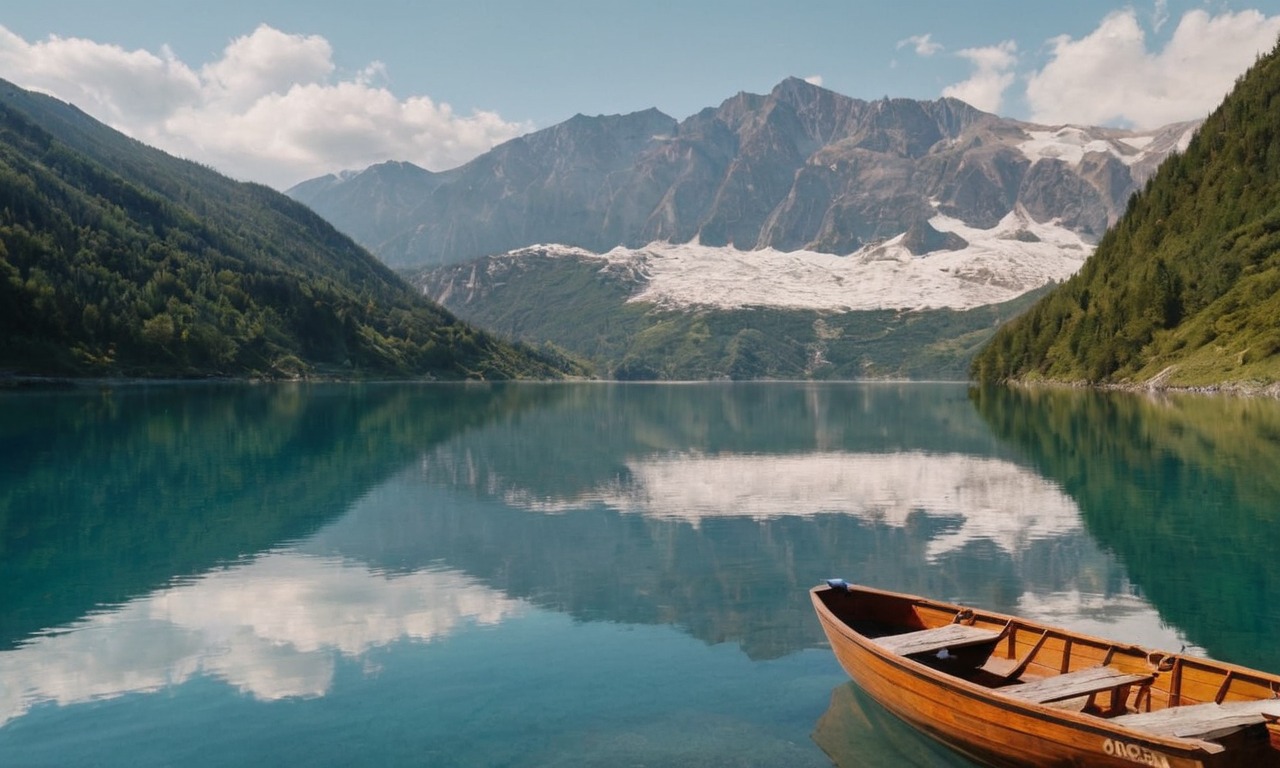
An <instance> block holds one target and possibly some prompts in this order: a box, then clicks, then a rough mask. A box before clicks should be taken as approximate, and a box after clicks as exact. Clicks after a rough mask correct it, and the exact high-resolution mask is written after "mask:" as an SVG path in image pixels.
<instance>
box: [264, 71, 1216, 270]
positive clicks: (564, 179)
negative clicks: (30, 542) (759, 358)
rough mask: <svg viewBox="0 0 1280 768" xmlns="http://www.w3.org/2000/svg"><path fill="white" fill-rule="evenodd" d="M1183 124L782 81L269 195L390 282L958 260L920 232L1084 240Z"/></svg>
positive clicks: (953, 245) (1108, 218) (942, 240)
mask: <svg viewBox="0 0 1280 768" xmlns="http://www.w3.org/2000/svg"><path fill="white" fill-rule="evenodd" d="M1194 127H1195V123H1180V124H1176V125H1171V126H1167V127H1165V128H1162V129H1160V130H1156V131H1148V132H1132V131H1122V130H1115V129H1107V128H1087V127H1076V126H1040V125H1033V124H1029V123H1023V122H1019V121H1015V120H1009V119H1005V118H1000V117H997V116H995V115H992V114H988V113H985V112H981V111H979V110H977V109H974V108H973V107H970V106H969V105H967V104H965V103H964V102H961V101H958V100H956V99H950V98H946V99H941V100H938V101H914V100H910V99H883V100H880V101H870V102H868V101H862V100H858V99H853V98H849V97H847V96H843V95H841V94H838V93H835V92H833V91H830V90H827V89H824V88H820V87H818V86H815V85H811V84H809V83H807V82H805V81H803V80H799V79H796V78H789V79H787V80H784V81H783V82H781V83H779V84H778V85H777V86H776V87H775V88H774V89H773V90H772V91H771V92H770V93H768V94H765V95H758V94H748V93H740V94H738V95H736V96H734V97H733V98H730V99H728V100H727V101H725V102H724V103H723V104H721V105H720V106H719V107H715V108H711V107H709V108H707V109H704V110H702V111H700V112H698V113H697V114H695V115H693V116H691V117H689V118H687V119H685V120H682V121H677V120H675V119H673V118H671V117H668V116H667V115H665V114H663V113H661V112H659V111H658V110H656V109H650V110H646V111H643V112H636V113H633V114H629V115H610V116H598V117H586V116H584V115H577V116H575V117H573V118H571V119H569V120H567V121H565V122H563V123H560V124H558V125H555V126H552V127H550V128H547V129H544V130H541V131H537V132H534V133H531V134H528V135H526V136H523V137H520V138H517V139H513V140H511V141H508V142H506V143H504V144H501V145H499V146H497V147H495V148H494V149H492V150H491V151H489V152H487V153H485V154H483V155H481V156H480V157H478V158H476V159H475V160H472V161H471V162H469V163H467V164H465V165H463V166H460V167H458V168H455V169H452V170H449V171H445V172H441V173H432V172H429V171H426V170H423V169H421V168H418V167H416V166H413V165H411V164H408V163H402V162H396V163H385V164H382V165H375V166H372V167H370V168H367V169H365V170H363V171H360V172H358V173H347V174H341V175H331V176H326V177H322V178H318V179H313V180H310V181H306V182H303V183H302V184H299V185H297V186H295V187H293V188H292V189H290V190H288V192H287V194H289V195H290V196H291V197H293V198H295V199H297V200H299V201H301V202H304V203H306V204H307V205H309V206H311V207H312V208H313V209H315V210H316V211H317V212H319V213H320V214H321V215H323V216H325V217H326V218H327V219H328V220H330V221H331V222H333V223H334V224H335V226H337V227H338V228H339V229H340V230H342V231H344V232H347V233H348V234H350V235H351V236H352V237H354V238H355V239H356V240H357V241H358V242H360V243H362V244H364V245H365V246H366V247H368V248H369V249H370V250H371V251H372V252H373V253H374V254H375V255H377V256H378V257H379V258H380V259H382V260H383V261H384V262H386V263H387V264H389V265H391V266H393V267H407V268H418V267H424V266H432V265H442V264H450V263H456V262H461V261H468V260H471V259H475V258H479V257H482V256H489V255H493V254H496V253H502V252H505V251H508V250H512V249H516V248H521V247H525V246H530V245H538V244H561V245H568V246H576V247H580V248H583V249H586V250H589V251H593V252H596V253H603V252H605V251H609V250H611V249H613V248H615V247H618V246H622V247H626V248H638V247H641V246H645V245H648V244H650V243H654V242H666V243H675V244H686V243H699V244H701V245H706V246H728V247H732V248H734V249H736V250H761V249H772V250H775V251H780V252H792V251H800V250H807V251H815V252H819V253H828V254H839V255H846V254H852V253H855V252H858V251H859V250H860V249H863V248H865V247H866V246H868V245H875V244H880V243H883V242H885V241H888V240H890V239H892V238H895V237H897V236H900V235H903V234H905V233H908V232H910V233H912V236H911V238H910V239H909V241H908V242H907V243H906V247H907V249H908V250H909V251H910V252H911V253H912V254H913V255H915V256H921V255H924V254H925V253H929V252H932V251H935V250H939V249H947V250H961V249H963V248H964V244H963V243H962V242H961V241H960V240H959V239H957V238H955V237H947V236H945V235H940V234H939V232H938V231H937V230H945V229H946V225H945V223H943V224H930V222H931V221H933V220H934V219H935V218H936V217H942V219H943V221H944V222H945V221H947V220H954V221H958V222H961V223H963V224H964V225H965V226H967V227H970V228H976V229H983V230H985V229H991V228H993V227H996V226H997V225H999V224H1000V223H1001V222H1002V221H1003V220H1005V219H1006V217H1008V216H1009V215H1010V214H1015V215H1018V216H1021V217H1022V219H1023V220H1025V221H1033V222H1037V223H1041V224H1044V223H1052V224H1053V225H1054V226H1057V227H1060V228H1062V229H1065V230H1067V231H1069V232H1071V233H1073V234H1075V235H1077V236H1078V237H1080V238H1082V239H1083V240H1085V241H1086V242H1089V243H1095V242H1097V240H1098V238H1100V237H1101V236H1102V233H1103V232H1104V231H1105V230H1106V228H1107V226H1108V225H1109V224H1111V223H1112V222H1114V221H1115V219H1116V218H1117V217H1118V216H1119V214H1120V212H1121V211H1122V210H1123V209H1124V205H1125V203H1126V201H1127V199H1128V197H1129V195H1130V194H1132V192H1133V191H1134V190H1135V189H1136V188H1137V187H1138V185H1140V184H1141V183H1142V182H1143V181H1145V179H1146V178H1147V177H1148V176H1149V175H1150V174H1151V172H1152V171H1153V170H1154V169H1155V167H1156V166H1157V165H1158V164H1159V162H1160V161H1161V160H1162V159H1163V158H1164V157H1165V156H1166V155H1167V154H1168V153H1169V152H1170V151H1172V150H1174V149H1175V148H1177V147H1179V146H1185V142H1186V141H1187V139H1188V138H1189V135H1190V133H1191V131H1192V130H1193V129H1194Z"/></svg>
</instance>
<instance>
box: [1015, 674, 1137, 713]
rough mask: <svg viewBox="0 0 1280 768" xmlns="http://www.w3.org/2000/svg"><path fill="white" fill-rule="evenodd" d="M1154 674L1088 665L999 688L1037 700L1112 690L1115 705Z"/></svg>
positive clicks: (1024, 698) (1042, 702)
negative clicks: (1131, 687)
mask: <svg viewBox="0 0 1280 768" xmlns="http://www.w3.org/2000/svg"><path fill="white" fill-rule="evenodd" d="M1153 680H1155V675H1154V674H1150V673H1143V674H1139V673H1134V672H1124V671H1122V670H1119V669H1116V668H1114V667H1088V668H1086V669H1077V670H1076V671H1074V672H1064V673H1062V674H1061V675H1054V676H1052V677H1046V678H1042V679H1040V680H1033V681H1031V682H1028V683H1018V684H1016V685H1007V686H1005V687H1003V688H1000V689H999V691H1000V693H1003V694H1005V695H1008V696H1013V697H1014V698H1018V699H1023V700H1024V701H1034V702H1035V703H1037V704H1049V703H1052V702H1055V701H1064V700H1066V699H1075V698H1079V697H1081V696H1089V697H1092V696H1094V695H1095V694H1098V693H1102V692H1103V691H1111V692H1112V709H1113V710H1116V709H1118V708H1119V707H1120V706H1122V705H1123V700H1124V695H1125V694H1127V693H1128V689H1129V686H1131V685H1150V684H1151V682H1152V681H1153Z"/></svg>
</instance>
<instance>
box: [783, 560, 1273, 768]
mask: <svg viewBox="0 0 1280 768" xmlns="http://www.w3.org/2000/svg"><path fill="white" fill-rule="evenodd" d="M809 594H810V597H811V598H812V600H813V605H814V608H815V610H816V611H817V613H818V619H819V620H820V621H821V623H822V628H823V630H824V631H825V632H826V634H827V639H828V640H830V642H831V648H832V650H833V651H835V654H836V658H837V659H838V660H839V661H840V665H841V666H842V667H844V669H845V671H846V672H848V673H849V676H850V677H852V678H853V680H854V682H855V683H857V684H858V685H859V686H860V687H861V688H862V689H863V690H864V691H866V692H867V694H868V695H870V696H871V697H872V698H873V699H875V700H876V701H878V702H879V703H880V704H881V705H882V706H884V707H885V708H886V709H888V710H889V711H891V712H893V713H894V714H895V715H897V716H898V717H900V718H901V719H903V720H905V721H906V722H907V723H909V724H911V725H913V726H915V727H916V728H919V729H920V730H922V731H924V732H925V733H927V734H929V735H931V736H933V737H934V738H936V739H938V740H939V741H942V742H943V743H945V744H948V745H949V746H951V747H952V748H954V749H956V750H958V751H960V752H962V753H964V754H965V755H967V756H969V757H970V758H972V759H975V760H977V761H979V762H982V763H985V764H988V765H995V766H1053V765H1088V766H1133V765H1150V766H1159V768H1190V767H1191V766H1242V765H1248V766H1251V767H1252V766H1259V767H1260V766H1270V765H1276V766H1280V675H1273V674H1268V673H1265V672H1259V671H1256V670H1251V669H1246V668H1244V667H1239V666H1235V665H1232V664H1227V663H1223V662H1218V661H1211V660H1208V659H1202V658H1197V657H1193V656H1185V655H1181V654H1176V653H1166V652H1163V651H1156V650H1150V649H1147V648H1142V647H1139V646H1135V645H1127V644H1124V643H1117V642H1113V641H1110V640H1103V639H1100V638H1096V637H1090V636H1087V635H1082V634H1079V633H1075V632H1069V631H1067V630H1064V629H1058V628H1054V627H1050V626H1046V625H1043V624H1039V623H1036V622H1034V621H1027V620H1024V619H1019V618H1015V617H1013V616H1006V615H1003V614H999V613H992V612H988V611H981V610H974V609H971V608H967V607H965V606H961V605H954V604H951V603H945V602H940V601H936V600H929V599H926V598H923V597H916V596H913V595H904V594H899V593H896V592H886V591H882V590H876V589H870V588H867V587H860V586H855V585H852V584H846V583H845V582H843V581H841V580H839V579H833V580H831V581H828V582H827V584H825V585H821V586H818V587H814V588H813V589H812V590H810V593H809Z"/></svg>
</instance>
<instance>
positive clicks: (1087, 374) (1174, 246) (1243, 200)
mask: <svg viewBox="0 0 1280 768" xmlns="http://www.w3.org/2000/svg"><path fill="white" fill-rule="evenodd" d="M1278 105H1280V47H1277V48H1276V49H1275V50H1273V51H1272V52H1271V53H1270V54H1268V55H1267V56H1265V57H1263V58H1261V59H1259V60H1258V61H1257V62H1256V63H1255V64H1254V66H1253V67H1251V68H1250V69H1249V71H1248V72H1247V73H1245V75H1244V76H1242V77H1241V78H1240V79H1239V80H1238V81H1237V83H1236V87H1235V88H1234V90H1233V91H1232V92H1231V94H1230V95H1228V96H1227V98H1226V99H1225V100H1224V101H1223V103H1222V105H1221V106H1220V107H1218V109H1217V110H1216V111H1215V112H1214V113H1213V114H1212V115H1210V116H1209V118H1208V120H1206V121H1205V123H1204V125H1203V126H1202V127H1201V128H1200V131H1199V132H1198V133H1197V135H1196V136H1195V138H1194V139H1193V140H1192V141H1191V143H1190V145H1189V146H1188V147H1187V150H1186V152H1184V153H1183V154H1181V155H1178V156H1174V157H1171V158H1170V159H1169V160H1167V161H1166V162H1165V163H1164V164H1163V165H1162V166H1161V167H1160V170H1159V171H1158V172H1157V173H1156V175H1155V176H1154V177H1153V178H1152V179H1151V180H1150V181H1149V182H1148V184H1147V186H1146V188H1145V189H1144V190H1143V191H1142V192H1141V193H1139V194H1137V195H1135V196H1134V197H1133V198H1132V199H1131V200H1130V204H1129V207H1128V210H1127V211H1126V213H1125V215H1124V216H1123V217H1122V218H1121V220H1120V221H1119V222H1118V223H1117V224H1116V225H1115V226H1114V227H1113V228H1112V229H1111V230H1110V231H1109V232H1108V233H1107V234H1106V236H1105V237H1104V238H1103V240H1102V242H1101V243H1100V244H1099V246H1098V249H1097V251H1096V252H1095V253H1094V255H1093V256H1092V257H1091V258H1090V259H1089V260H1088V261H1087V262H1086V263H1085V265H1084V267H1083V268H1082V269H1081V270H1080V272H1079V273H1078V274H1077V275H1076V276H1075V277H1073V278H1072V279H1071V280H1069V281H1067V282H1066V283H1065V284H1064V285H1063V286H1062V287H1060V288H1059V289H1057V290H1055V291H1053V292H1051V293H1050V294H1049V295H1048V296H1046V297H1045V298H1044V299H1043V300H1041V301H1040V302H1039V303H1038V304H1036V305H1035V306H1034V307H1033V308H1032V309H1031V310H1029V311H1028V312H1027V313H1026V314H1025V315H1023V316H1022V317H1020V318H1018V319H1017V320H1015V321H1013V322H1011V323H1009V324H1008V325H1007V326H1005V327H1004V328H1002V329H1001V330H1000V331H999V333H997V335H996V336H995V338H994V339H993V340H992V341H991V343H990V344H989V345H988V346H986V347H985V348H984V349H983V350H982V352H981V353H980V354H979V355H978V356H977V357H976V358H975V360H974V364H973V369H972V374H973V376H974V377H975V378H977V379H979V380H980V381H984V382H994V381H1002V380H1011V379H1019V380H1036V379H1047V380H1057V381H1088V382H1094V383H1141V382H1148V381H1151V380H1152V379H1157V381H1159V382H1162V384H1163V385H1165V386H1218V385H1244V386H1266V385H1269V384H1272V383H1275V382H1277V381H1280V355H1277V354H1276V353H1277V352H1280V109H1278V108H1277V106H1278ZM1157 377H1158V378H1157Z"/></svg>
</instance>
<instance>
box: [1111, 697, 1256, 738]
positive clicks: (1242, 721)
mask: <svg viewBox="0 0 1280 768" xmlns="http://www.w3.org/2000/svg"><path fill="white" fill-rule="evenodd" d="M1268 714H1271V715H1275V716H1280V699H1263V700H1259V701H1229V702H1227V703H1225V704H1214V703H1208V704H1188V705H1185V706H1181V707H1169V708H1168V709H1158V710H1156V711H1154V712H1141V713H1138V714H1136V715H1121V716H1120V717H1117V718H1113V719H1112V721H1111V722H1113V723H1115V724H1116V725H1123V726H1124V727H1126V728H1133V729H1136V730H1140V731H1145V732H1147V733H1154V734H1157V735H1160V736H1177V737H1180V738H1184V739H1212V738H1217V737H1219V736H1225V735H1227V734H1228V733H1231V732H1233V731H1237V730H1239V729H1241V728H1244V727H1246V726H1249V725H1256V724H1258V723H1262V722H1264V721H1265V720H1266V715H1268Z"/></svg>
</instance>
